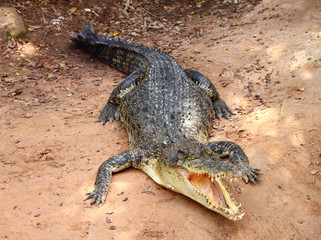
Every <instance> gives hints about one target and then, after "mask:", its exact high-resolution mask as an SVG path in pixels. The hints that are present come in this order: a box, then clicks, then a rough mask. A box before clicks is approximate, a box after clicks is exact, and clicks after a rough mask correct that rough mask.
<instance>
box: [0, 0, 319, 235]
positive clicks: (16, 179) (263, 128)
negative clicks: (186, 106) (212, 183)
mask: <svg viewBox="0 0 321 240" xmlns="http://www.w3.org/2000/svg"><path fill="white" fill-rule="evenodd" d="M89 2H90V3H88V6H87V5H86V4H85V3H83V2H82V1H79V2H78V1H76V2H72V1H71V2H70V3H68V4H66V2H64V1H58V3H57V5H56V8H54V7H53V5H50V4H44V3H46V1H42V5H41V4H40V5H39V6H40V7H36V5H32V4H30V3H29V4H28V3H26V5H25V6H21V4H20V5H19V4H18V3H16V2H15V1H8V2H6V4H9V5H11V6H15V7H17V9H19V11H20V13H21V14H22V16H23V17H24V18H25V21H26V23H27V24H28V27H29V30H30V31H29V33H27V35H25V36H24V37H22V38H20V39H17V40H15V41H14V40H8V39H7V38H3V39H2V41H1V49H2V51H1V53H0V73H1V86H0V87H1V88H0V136H1V139H2V141H1V142H0V198H1V201H0V216H1V217H0V238H1V239H291V240H299V239H311V240H312V239H321V225H320V224H321V210H320V209H321V198H320V191H321V177H320V176H321V169H320V165H321V137H320V128H321V120H320V119H321V58H320V57H321V24H320V23H321V4H320V2H319V3H318V1H313V0H310V1H308V0H306V1H304V0H292V1H286V0H280V1H277V0H271V1H267V0H264V1H262V2H261V3H260V4H258V5H256V6H254V5H253V6H252V5H249V6H248V7H247V9H245V10H244V11H243V12H242V13H233V14H232V15H229V13H224V12H216V13H215V14H214V13H213V14H208V15H207V14H204V13H206V11H205V10H204V9H203V10H202V8H200V9H199V12H197V11H198V10H197V9H196V8H195V9H196V10H195V13H192V11H193V6H192V7H191V6H185V7H186V8H188V9H187V12H188V13H187V15H188V14H189V15H190V16H188V17H187V18H185V19H189V20H190V21H186V22H185V27H182V29H180V25H176V26H178V28H176V26H174V27H173V28H172V29H170V30H169V32H166V31H165V32H164V31H163V32H162V31H157V27H156V28H155V29H156V30H155V29H154V30H153V29H152V28H151V29H152V30H150V31H147V34H145V36H143V35H140V34H141V33H140V32H139V31H136V32H135V31H134V32H133V30H128V29H130V28H131V26H132V25H133V24H134V23H133V21H131V20H128V22H130V24H127V32H126V31H121V30H122V29H121V26H124V29H125V25H122V24H123V23H124V22H125V23H126V21H127V19H128V18H129V17H128V16H127V15H126V16H125V18H121V21H120V22H121V23H120V25H117V24H118V23H117V21H116V20H115V21H112V22H111V21H110V19H108V18H107V17H106V16H105V15H104V14H102V15H101V14H100V12H99V10H101V9H99V8H96V13H97V14H99V15H100V17H98V16H96V14H94V13H90V14H89V13H86V12H81V11H78V10H79V9H80V8H86V7H89V8H92V5H90V4H97V3H99V2H102V1H92V3H91V1H89ZM155 2H156V1H155ZM164 2H165V1H164ZM122 4H123V2H121V1H119V2H116V3H112V1H106V7H110V8H116V7H119V8H121V7H123V6H124V5H122ZM133 4H134V3H133ZM153 4H154V5H155V4H156V3H153ZM161 4H163V5H159V6H160V7H161V8H163V7H164V6H165V8H164V9H165V10H166V11H167V10H168V8H166V6H167V5H166V4H165V3H161ZM154 5H151V6H149V5H148V4H146V6H145V7H146V9H149V10H150V11H149V10H148V11H149V12H146V11H147V10H146V11H145V14H146V15H147V16H149V19H153V18H154V16H153V15H155V14H157V12H155V11H154V12H152V9H151V7H153V6H154ZM100 6H102V4H101V5H100ZM136 6H137V5H136ZM172 6H173V5H171V6H170V7H172ZM72 7H77V8H78V10H75V9H72V10H70V9H71V8H72ZM148 7H150V8H148ZM74 10H75V11H74ZM68 11H74V13H72V14H70V13H69V15H68V16H69V18H68V16H67V17H65V19H63V20H62V22H63V23H64V25H62V24H61V26H60V25H58V26H57V25H53V24H52V22H51V20H52V19H53V18H57V16H59V15H61V14H64V13H66V12H68ZM127 11H128V12H129V14H132V12H131V11H133V10H132V9H131V8H128V10H127ZM163 12H164V11H163ZM163 12H162V11H159V12H158V14H163ZM112 13H113V14H114V15H115V14H116V15H117V12H116V13H115V11H114V12H112ZM151 14H153V15H151ZM201 14H203V15H201ZM220 14H221V15H220ZM114 15H113V16H114ZM158 16H160V15H158ZM220 16H221V17H220ZM87 18H91V19H92V20H93V21H94V23H95V25H97V26H98V27H97V28H98V30H99V31H103V32H104V31H106V29H107V28H109V26H111V28H112V30H110V33H114V34H115V35H116V34H117V33H116V31H118V32H119V33H118V34H120V37H126V36H127V35H126V33H128V32H129V31H132V34H131V37H128V38H127V39H131V38H132V39H133V40H134V42H137V43H145V44H147V45H149V46H156V47H161V48H162V49H165V50H167V51H169V52H170V53H171V55H172V56H174V57H175V58H176V59H177V60H178V61H179V62H180V63H181V64H182V66H183V67H186V68H194V69H197V70H199V71H200V72H202V73H204V74H205V75H207V76H208V77H209V78H210V79H212V81H213V83H214V84H215V86H216V87H217V88H218V90H219V92H220V93H221V96H222V98H223V99H224V100H226V102H227V103H228V104H229V105H230V106H231V108H232V109H233V110H234V111H235V112H236V113H237V115H236V116H235V117H233V119H232V120H231V121H228V120H222V121H218V120H214V121H213V126H214V128H213V131H212V133H211V137H210V139H209V140H230V141H234V142H236V143H238V144H239V145H241V146H242V147H243V148H244V150H245V152H246V153H247V155H248V156H249V159H250V162H251V164H252V166H255V167H260V168H261V169H262V172H263V173H264V175H263V176H262V179H263V180H264V182H263V183H260V184H256V185H251V184H245V183H244V182H242V181H241V180H239V181H237V182H235V183H232V184H230V189H231V191H232V193H233V195H234V196H235V198H236V199H237V201H238V202H241V203H242V207H243V209H244V210H245V212H246V213H245V216H244V217H243V219H242V220H241V221H237V222H232V221H229V220H227V219H225V218H224V217H222V216H221V215H219V214H216V213H214V212H211V211H210V210H208V209H206V208H204V207H202V206H201V205H199V204H198V203H196V202H194V201H192V200H190V199H188V198H186V197H184V196H182V195H179V194H177V193H174V192H172V191H169V190H167V189H164V188H162V187H160V186H158V185H157V184H156V183H154V182H153V181H152V180H151V179H150V178H149V177H148V176H147V175H146V174H144V173H143V172H141V171H139V170H135V169H128V170H125V171H123V172H121V173H118V174H115V175H114V176H113V179H112V184H111V187H110V191H109V193H108V197H107V199H106V202H105V203H104V204H103V205H101V206H99V207H95V206H90V205H89V203H88V202H84V201H83V199H84V197H85V193H86V192H89V191H91V190H92V189H93V183H94V180H95V175H96V171H97V169H98V167H99V165H100V164H101V163H102V162H103V161H104V160H106V159H107V158H108V157H110V156H112V155H114V154H116V153H119V152H121V151H125V150H127V149H128V137H127V133H126V131H125V130H124V128H123V127H122V125H121V123H120V122H114V123H112V124H106V125H105V126H100V125H99V124H97V123H94V120H95V119H96V118H97V116H98V114H99V112H100V110H101V108H102V107H103V106H104V104H105V102H106V101H107V98H108V96H109V94H110V93H111V91H112V89H113V88H114V87H115V86H116V85H117V84H118V83H120V82H121V81H122V79H124V78H125V76H124V75H123V74H121V73H119V72H117V71H116V70H114V69H111V68H109V67H107V66H105V65H104V64H102V63H100V62H98V61H96V60H94V59H93V58H91V57H90V56H88V55H86V54H84V53H82V52H81V51H79V50H76V49H74V48H72V47H71V46H70V44H69V42H68V41H69V38H70V36H71V35H72V34H73V33H74V32H75V31H78V30H79V29H80V28H82V27H83V26H84V24H85V22H86V19H87ZM73 19H74V20H73ZM172 20H173V19H172ZM172 20H171V21H172ZM176 21H179V20H178V19H176ZM134 22H136V20H135V21H134ZM158 22H160V20H159V19H158ZM104 23H105V26H106V28H103V27H102V26H104ZM167 23H168V24H170V23H169V22H167ZM175 31H176V32H175ZM168 33H171V34H168Z"/></svg>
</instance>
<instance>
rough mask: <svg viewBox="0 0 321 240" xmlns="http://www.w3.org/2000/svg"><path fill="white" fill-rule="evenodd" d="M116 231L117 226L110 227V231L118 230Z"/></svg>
mask: <svg viewBox="0 0 321 240" xmlns="http://www.w3.org/2000/svg"><path fill="white" fill-rule="evenodd" d="M116 229H117V227H116V226H110V227H109V230H116Z"/></svg>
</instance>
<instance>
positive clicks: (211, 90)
mask: <svg viewBox="0 0 321 240" xmlns="http://www.w3.org/2000/svg"><path fill="white" fill-rule="evenodd" d="M184 71H185V73H186V75H187V76H188V77H189V78H190V79H191V80H192V81H193V82H195V83H196V85H197V86H199V87H200V88H201V89H203V90H204V91H205V92H206V93H207V94H208V95H209V97H210V98H211V100H212V102H213V108H214V118H215V117H217V118H218V119H220V120H221V119H222V115H223V116H224V117H225V118H226V119H230V116H231V115H234V113H233V112H232V111H231V109H230V108H229V107H228V106H227V104H226V103H225V102H224V101H223V100H222V99H220V95H219V93H218V92H217V90H216V88H215V87H214V85H213V84H212V83H211V81H210V80H209V79H208V78H207V77H205V76H204V75H203V74H202V73H200V72H198V71H195V70H192V69H185V70H184Z"/></svg>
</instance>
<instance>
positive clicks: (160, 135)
mask: <svg viewBox="0 0 321 240" xmlns="http://www.w3.org/2000/svg"><path fill="white" fill-rule="evenodd" d="M72 41H73V42H74V43H75V44H77V45H79V46H80V47H82V48H84V49H86V50H87V51H88V52H89V53H91V54H92V55H94V56H96V57H97V58H98V59H99V60H101V61H102V62H104V63H107V64H108V65H110V66H113V67H115V68H117V69H118V70H120V71H122V72H125V73H127V74H128V77H127V78H126V79H125V80H124V81H123V82H122V83H120V84H119V85H118V86H117V87H116V88H115V89H114V90H113V92H112V93H111V95H110V97H109V99H108V101H107V104H106V105H105V107H104V108H103V110H102V111H101V113H100V115H99V118H98V121H99V122H100V123H101V124H104V123H106V122H107V121H110V122H112V121H113V120H114V119H115V118H116V119H120V120H121V121H122V122H123V123H124V125H125V127H126V129H127V132H128V135H129V142H130V150H129V151H126V152H122V153H119V154H117V155H114V156H112V157H111V158H109V159H108V160H106V161H105V162H104V163H103V164H102V165H101V166H100V168H99V170H98V174H97V179H96V182H95V190H94V191H93V192H91V193H90V194H89V196H88V198H87V199H89V198H92V203H96V204H97V205H98V204H99V203H101V202H103V201H104V199H105V197H106V194H107V191H108V188H109V185H110V181H111V176H112V172H117V171H121V170H123V169H125V168H127V167H130V166H133V167H135V168H138V169H141V170H143V171H144V172H146V173H147V174H148V175H149V176H150V177H151V178H153V179H154V180H155V181H156V182H157V183H159V184H161V185H163V186H165V187H167V188H170V189H172V190H174V191H177V192H180V193H182V194H185V195H186V196H188V197H190V198H192V199H194V200H196V201H198V202H200V203H201V204H203V205H204V206H206V207H208V208H209V209H212V210H213V211H216V212H219V213H220V214H222V215H224V216H225V217H228V218H230V219H233V220H235V219H240V218H241V217H242V214H241V211H239V210H238V209H237V207H235V206H234V205H233V204H232V200H231V201H230V200H228V197H226V196H227V195H226V194H225V195H224V198H226V200H225V203H224V202H222V200H215V197H214V198H213V199H214V200H209V198H208V197H204V196H203V195H202V194H199V193H196V192H197V191H198V190H195V189H194V190H193V191H192V190H191V189H193V188H195V187H193V184H195V182H197V180H191V182H189V178H191V179H192V178H193V176H194V174H195V176H196V174H198V175H197V176H200V175H203V176H204V178H205V177H206V179H207V180H206V181H212V188H214V187H215V186H216V188H217V187H218V186H219V187H220V188H222V189H223V190H222V191H225V190H224V187H221V185H220V184H219V183H218V182H217V183H214V182H213V181H214V180H213V179H214V178H215V179H217V181H219V180H218V178H220V177H221V176H224V175H228V174H229V175H235V176H243V178H244V179H245V180H247V181H248V180H250V181H252V182H255V180H259V178H258V177H257V176H256V175H257V174H259V173H258V169H255V168H250V167H249V165H248V164H249V163H248V159H247V157H246V155H245V154H244V152H243V151H242V149H241V148H240V147H239V146H238V145H236V144H234V143H231V142H211V143H207V137H208V134H209V129H210V127H211V124H212V120H213V118H214V117H217V118H219V119H221V117H222V116H224V117H225V118H229V116H230V115H231V114H232V112H231V110H230V109H229V108H228V106H227V105H226V104H225V102H224V101H223V100H221V99H220V97H219V94H218V92H217V91H216V89H215V87H214V85H213V84H212V83H211V82H210V80H209V79H208V78H206V77H205V76H204V75H203V74H201V73H199V72H197V71H195V70H192V69H185V70H184V69H183V68H182V67H181V66H180V65H179V64H178V63H177V61H176V60H175V59H174V58H173V57H171V56H170V55H168V54H167V53H164V52H162V51H159V50H155V49H151V48H148V47H145V46H143V45H134V44H132V43H128V42H126V41H123V40H119V39H115V38H111V37H105V36H104V35H102V34H99V35H95V34H94V32H93V26H92V24H91V23H88V24H87V25H86V27H85V29H84V30H82V31H80V32H79V33H78V34H77V35H75V36H73V38H72ZM220 156H222V157H223V156H229V158H230V161H231V162H227V161H224V160H222V159H220V158H219V157H220ZM208 178H209V180H208ZM193 181H195V182H193ZM198 181H200V180H198ZM202 181H203V182H204V179H203V180H202ZM215 184H216V185H215ZM195 191H196V192H195ZM217 191H218V190H217ZM217 191H216V192H217ZM222 194H223V193H222ZM222 194H221V196H219V197H218V198H217V199H220V198H223V195H222ZM211 201H218V203H214V202H211ZM220 201H221V202H220ZM220 204H221V205H222V206H220ZM222 209H223V210H224V211H225V212H223V210H222Z"/></svg>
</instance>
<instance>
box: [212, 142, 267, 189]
mask: <svg viewBox="0 0 321 240" xmlns="http://www.w3.org/2000/svg"><path fill="white" fill-rule="evenodd" d="M207 146H208V147H209V148H210V149H211V150H212V151H213V152H214V153H215V154H216V155H217V156H219V157H226V156H228V157H229V159H230V161H231V162H232V163H233V164H234V165H236V166H238V167H239V168H240V169H242V171H245V172H246V175H244V176H243V180H244V181H245V182H246V183H248V182H249V181H251V182H252V183H255V180H257V181H260V182H262V180H261V179H260V178H259V177H258V176H257V175H262V173H260V172H259V170H260V169H259V168H251V167H250V166H249V160H248V157H247V156H246V155H245V153H244V152H243V150H242V148H241V147H240V146H239V145H237V144H236V143H233V142H227V141H226V142H225V141H218V142H209V143H207Z"/></svg>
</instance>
